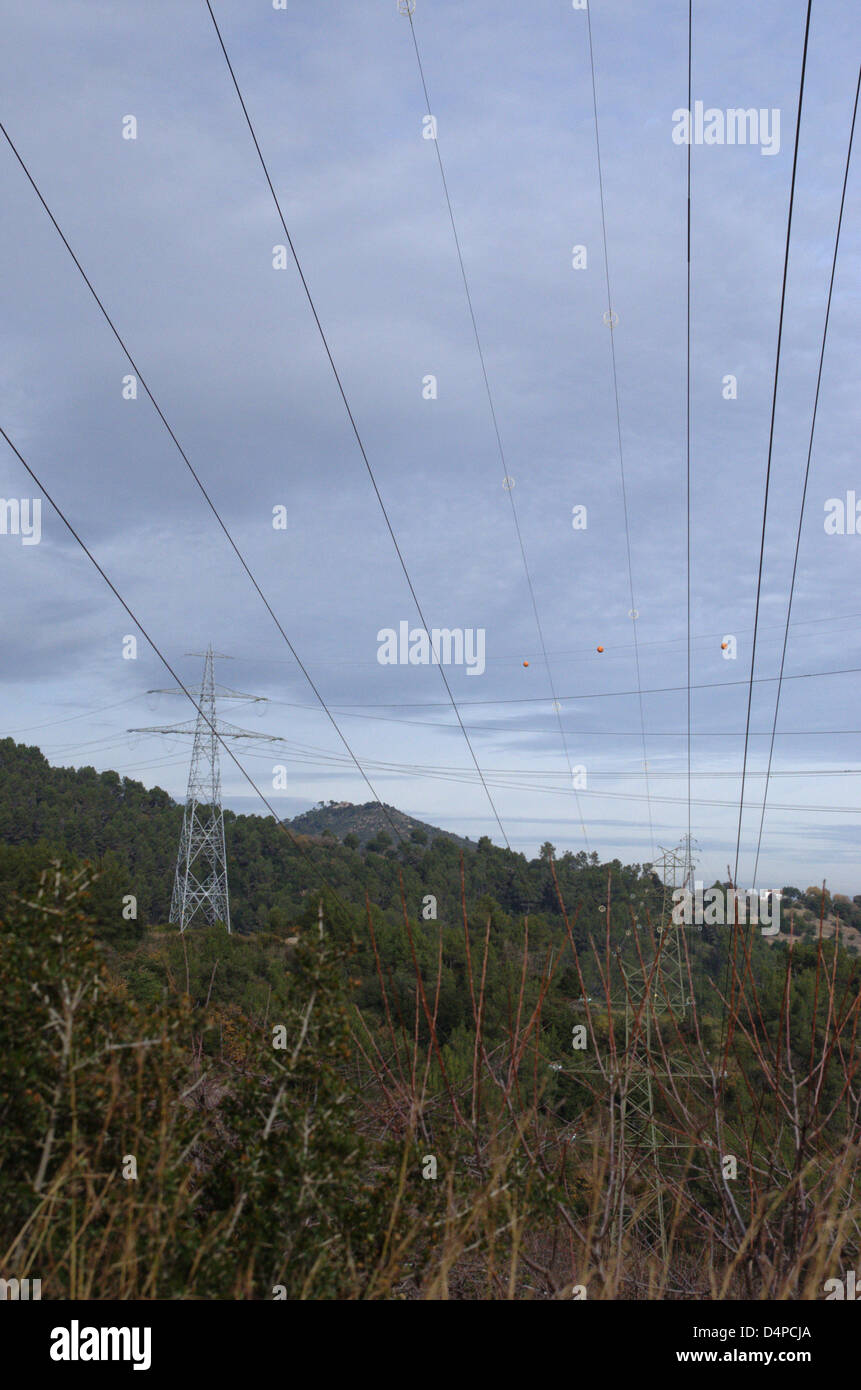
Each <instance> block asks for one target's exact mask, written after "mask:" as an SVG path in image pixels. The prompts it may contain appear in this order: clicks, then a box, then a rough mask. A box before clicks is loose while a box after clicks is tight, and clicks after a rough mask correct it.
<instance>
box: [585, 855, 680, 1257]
mask: <svg viewBox="0 0 861 1390" xmlns="http://www.w3.org/2000/svg"><path fill="white" fill-rule="evenodd" d="M651 867H652V869H653V870H654V871H655V872H656V873H657V874H658V876H659V877H660V879H661V883H662V888H663V894H662V903H661V911H660V919H659V921H658V923H657V942H656V950H655V951H654V952H649V951H648V950H647V951H646V952H643V953H642V954H641V951H640V949H638V948H637V946H636V942H634V941H632V942H631V943H630V944H628V945H625V943H624V938H623V939H622V940H621V941H619V942H617V943H616V946H615V951H614V956H615V965H616V968H617V969H618V971H619V975H620V981H619V983H620V986H621V988H617V989H615V990H613V991H612V992H611V993H610V998H609V1001H608V1003H609V1006H610V1008H611V1009H612V1007H613V1006H614V1005H615V1006H616V1007H617V1008H620V1009H621V1008H624V1015H625V1045H624V1048H622V1049H620V1052H619V1055H618V1057H617V1061H616V1066H615V1067H614V1068H613V1070H612V1072H611V1074H610V1084H611V1087H612V1091H613V1093H614V1096H615V1100H616V1105H617V1107H618V1109H617V1111H616V1113H617V1115H618V1119H619V1130H618V1147H617V1150H616V1173H617V1177H616V1184H615V1191H614V1203H613V1208H614V1214H613V1226H612V1230H613V1242H614V1244H616V1245H617V1246H618V1247H619V1248H621V1246H622V1243H623V1241H624V1239H625V1238H626V1237H628V1236H630V1235H631V1234H633V1232H634V1231H636V1233H637V1237H638V1239H639V1240H640V1241H641V1242H642V1243H643V1244H644V1245H646V1246H647V1247H648V1248H649V1249H651V1250H653V1251H654V1252H655V1253H656V1254H658V1255H660V1256H661V1258H662V1259H663V1260H664V1262H666V1259H667V1254H668V1240H667V1212H666V1202H665V1188H666V1181H665V1176H664V1172H665V1170H666V1168H667V1167H668V1166H675V1167H677V1166H678V1159H679V1156H680V1149H681V1147H682V1146H681V1145H680V1143H679V1142H678V1140H677V1139H676V1137H675V1135H674V1134H673V1133H672V1132H671V1131H670V1129H669V1128H668V1126H667V1125H665V1124H664V1123H663V1122H662V1121H661V1119H660V1117H659V1116H658V1114H657V1113H656V1105H655V1101H656V1096H655V1089H656V1083H657V1082H658V1080H659V1079H661V1080H663V1078H664V1077H666V1078H667V1079H669V1074H670V1073H669V1071H668V1069H667V1065H666V1063H665V1062H664V1060H663V1054H662V1049H661V1048H660V1046H657V1047H656V1046H655V1043H656V1041H657V1037H658V1034H659V1027H660V1023H661V1021H662V1020H663V1021H664V1022H665V1023H666V1022H668V1021H669V1019H670V1018H674V1019H675V1020H676V1022H677V1023H681V1022H682V1021H683V1019H684V1017H685V1014H686V1011H687V1009H688V1008H689V1007H690V1005H691V1004H692V1002H693V1001H692V999H691V997H690V986H689V983H688V978H687V970H686V965H685V959H684V953H683V950H682V942H681V935H680V930H681V929H680V928H678V927H676V926H675V925H674V923H673V921H672V909H673V903H674V898H673V893H674V890H675V889H677V888H692V878H693V861H692V855H691V840H690V837H689V836H685V838H684V840H683V841H682V844H681V846H680V847H679V848H678V849H676V850H666V849H663V850H662V854H661V858H660V859H659V860H656V862H655V863H654V864H652V866H651ZM641 928H642V924H641V923H636V924H635V931H640V930H641ZM625 934H626V936H629V935H631V931H630V929H629V928H628V929H626V933H625ZM578 1070H580V1071H582V1072H585V1073H586V1074H590V1073H592V1074H595V1075H601V1076H605V1075H606V1073H605V1071H604V1069H603V1068H601V1067H599V1066H598V1065H597V1063H590V1062H584V1063H582V1064H581V1065H580V1066H579V1068H578ZM671 1071H672V1076H673V1079H674V1080H679V1079H681V1078H683V1077H684V1078H685V1079H686V1080H687V1081H688V1083H689V1084H690V1083H695V1082H696V1081H698V1080H699V1079H700V1073H699V1072H698V1071H697V1070H696V1069H695V1068H693V1067H691V1066H690V1065H689V1064H688V1063H687V1062H686V1061H684V1060H683V1059H681V1058H679V1057H678V1056H674V1057H673V1059H672V1065H671Z"/></svg>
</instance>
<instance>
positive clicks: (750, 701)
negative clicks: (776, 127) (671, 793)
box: [733, 0, 813, 882]
mask: <svg viewBox="0 0 861 1390" xmlns="http://www.w3.org/2000/svg"><path fill="white" fill-rule="evenodd" d="M812 5H813V0H807V20H806V22H805V26H804V51H803V53H802V57H801V79H800V81H799V84H798V115H797V118H796V122H795V143H794V147H793V151H792V179H791V181H790V185H789V211H788V214H787V219H786V243H785V246H784V252H783V278H782V283H781V287H780V315H779V318H778V324H777V350H776V352H775V358H774V388H773V391H772V397H771V422H770V424H769V430H768V462H767V464H766V469H765V496H764V498H763V504H762V534H761V536H760V542H759V567H758V570H757V576H756V606H755V609H754V616H753V644H752V646H751V653H750V682H749V688H748V696H747V718H746V721H745V722H746V726H747V727H749V726H750V716H751V708H752V704H753V673H754V668H755V666H756V639H757V629H758V627H759V603H760V597H761V594H762V570H763V563H764V560H765V529H766V522H767V519H768V497H769V487H770V484H771V460H772V452H773V449H774V422H775V418H776V415H777V388H778V381H779V377H780V348H781V344H782V341H783V314H784V309H785V306H786V282H787V278H788V274H789V247H790V240H791V236H792V211H793V207H794V205H795V177H796V173H797V170H798V148H799V144H800V139H801V110H802V105H803V102H804V78H805V74H806V71H807V45H808V40H809V38H810V13H811V9H812ZM747 753H748V736H747V733H746V732H745V739H744V758H743V761H742V771H741V795H740V797H739V803H738V836H737V839H736V847H735V868H734V870H733V882H736V881H737V879H738V858H739V854H740V852H741V826H742V817H743V815H744V784H745V778H746V775H747Z"/></svg>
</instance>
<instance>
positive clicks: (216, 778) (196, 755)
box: [128, 647, 279, 932]
mask: <svg viewBox="0 0 861 1390" xmlns="http://www.w3.org/2000/svg"><path fill="white" fill-rule="evenodd" d="M186 655H189V656H202V657H203V659H204V665H203V680H202V681H201V684H200V697H199V699H198V707H199V710H200V713H199V714H198V716H197V718H196V720H186V721H184V722H183V723H181V724H169V725H164V726H162V727H159V728H156V727H150V728H142V729H129V730H128V732H129V733H135V734H180V735H185V734H188V735H191V736H192V737H193V738H194V743H193V745H192V750H191V767H190V768H189V773H188V792H187V795H186V800H185V811H184V813H183V818H182V831H181V833H180V837H179V853H178V854H177V858H176V873H175V875H174V881H173V894H172V897H171V904H170V921H171V922H172V923H174V924H178V925H179V929H180V931H181V932H184V931H185V929H186V927H187V926H188V925H189V924H190V923H191V921H192V919H193V918H194V917H195V916H197V914H198V913H200V915H202V916H203V917H204V918H205V919H206V921H207V922H208V923H210V924H214V923H216V922H223V923H224V925H225V926H226V928H227V930H228V931H230V894H229V890H228V885H227V851H226V848H225V844H224V811H223V808H222V805H221V768H220V763H219V757H218V745H219V740H220V739H228V738H230V739H234V738H244V739H259V740H263V741H264V742H268V743H277V742H279V740H278V739H277V738H276V737H275V736H274V735H272V734H259V733H251V732H250V731H249V730H246V729H238V728H236V727H235V725H233V724H226V723H225V722H224V721H223V720H221V719H219V718H218V717H217V709H216V703H217V701H218V700H250V701H252V702H253V703H255V704H259V703H264V702H265V696H262V695H245V694H243V693H242V692H241V691H238V690H229V689H227V688H226V687H224V686H219V685H216V682H215V658H216V656H218V657H219V659H220V660H229V658H226V657H224V656H222V654H221V653H216V652H213V650H212V647H208V648H207V650H206V651H205V652H189V653H186ZM147 694H149V695H174V694H176V691H174V690H150V691H147Z"/></svg>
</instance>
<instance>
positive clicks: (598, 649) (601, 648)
mask: <svg viewBox="0 0 861 1390" xmlns="http://www.w3.org/2000/svg"><path fill="white" fill-rule="evenodd" d="M595 650H596V651H599V652H602V651H603V650H604V648H603V647H596V648H595Z"/></svg>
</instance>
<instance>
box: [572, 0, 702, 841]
mask: <svg viewBox="0 0 861 1390" xmlns="http://www.w3.org/2000/svg"><path fill="white" fill-rule="evenodd" d="M586 26H587V32H588V35H589V67H590V70H591V73H592V108H593V110H594V113H595V153H596V156H597V160H598V191H599V194H600V198H601V237H602V243H603V248H604V273H605V278H606V281H607V313H606V316H605V317H606V321H607V326H608V327H609V329H610V360H611V363H612V368H613V397H614V399H615V403H616V434H617V437H618V441H619V475H620V478H621V483H622V512H623V515H624V518H625V553H626V556H627V562H628V593H629V595H630V599H631V622H632V623H633V628H632V632H633V636H634V665H635V668H636V673H637V693H638V699H639V708H640V732H641V734H642V742H643V777H644V780H645V786H646V802H647V805H648V811H649V838H650V840H651V842H652V852H653V853H654V849H655V830H654V826H653V825H652V808H651V801H650V798H649V761H648V754H647V751H646V720H645V715H644V712H643V692H642V688H641V687H642V681H641V679H640V644H639V638H638V637H637V617H638V614H637V605H636V603H635V602H634V570H633V565H632V561H631V530H630V527H629V525H628V490H627V486H626V483H625V456H624V451H623V448H622V414H621V410H620V407H619V377H618V372H617V369H616V340H615V338H614V336H613V330H614V326H615V325H614V322H613V320H614V313H615V311H614V309H613V294H612V289H611V286H610V255H609V251H608V249H607V217H606V210H605V206H604V171H603V167H602V164H601V140H600V135H599V131H598V89H597V85H596V82H595V51H594V47H593V44H592V10H591V6H589V5H587V7H586ZM689 679H690V678H689Z"/></svg>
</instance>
